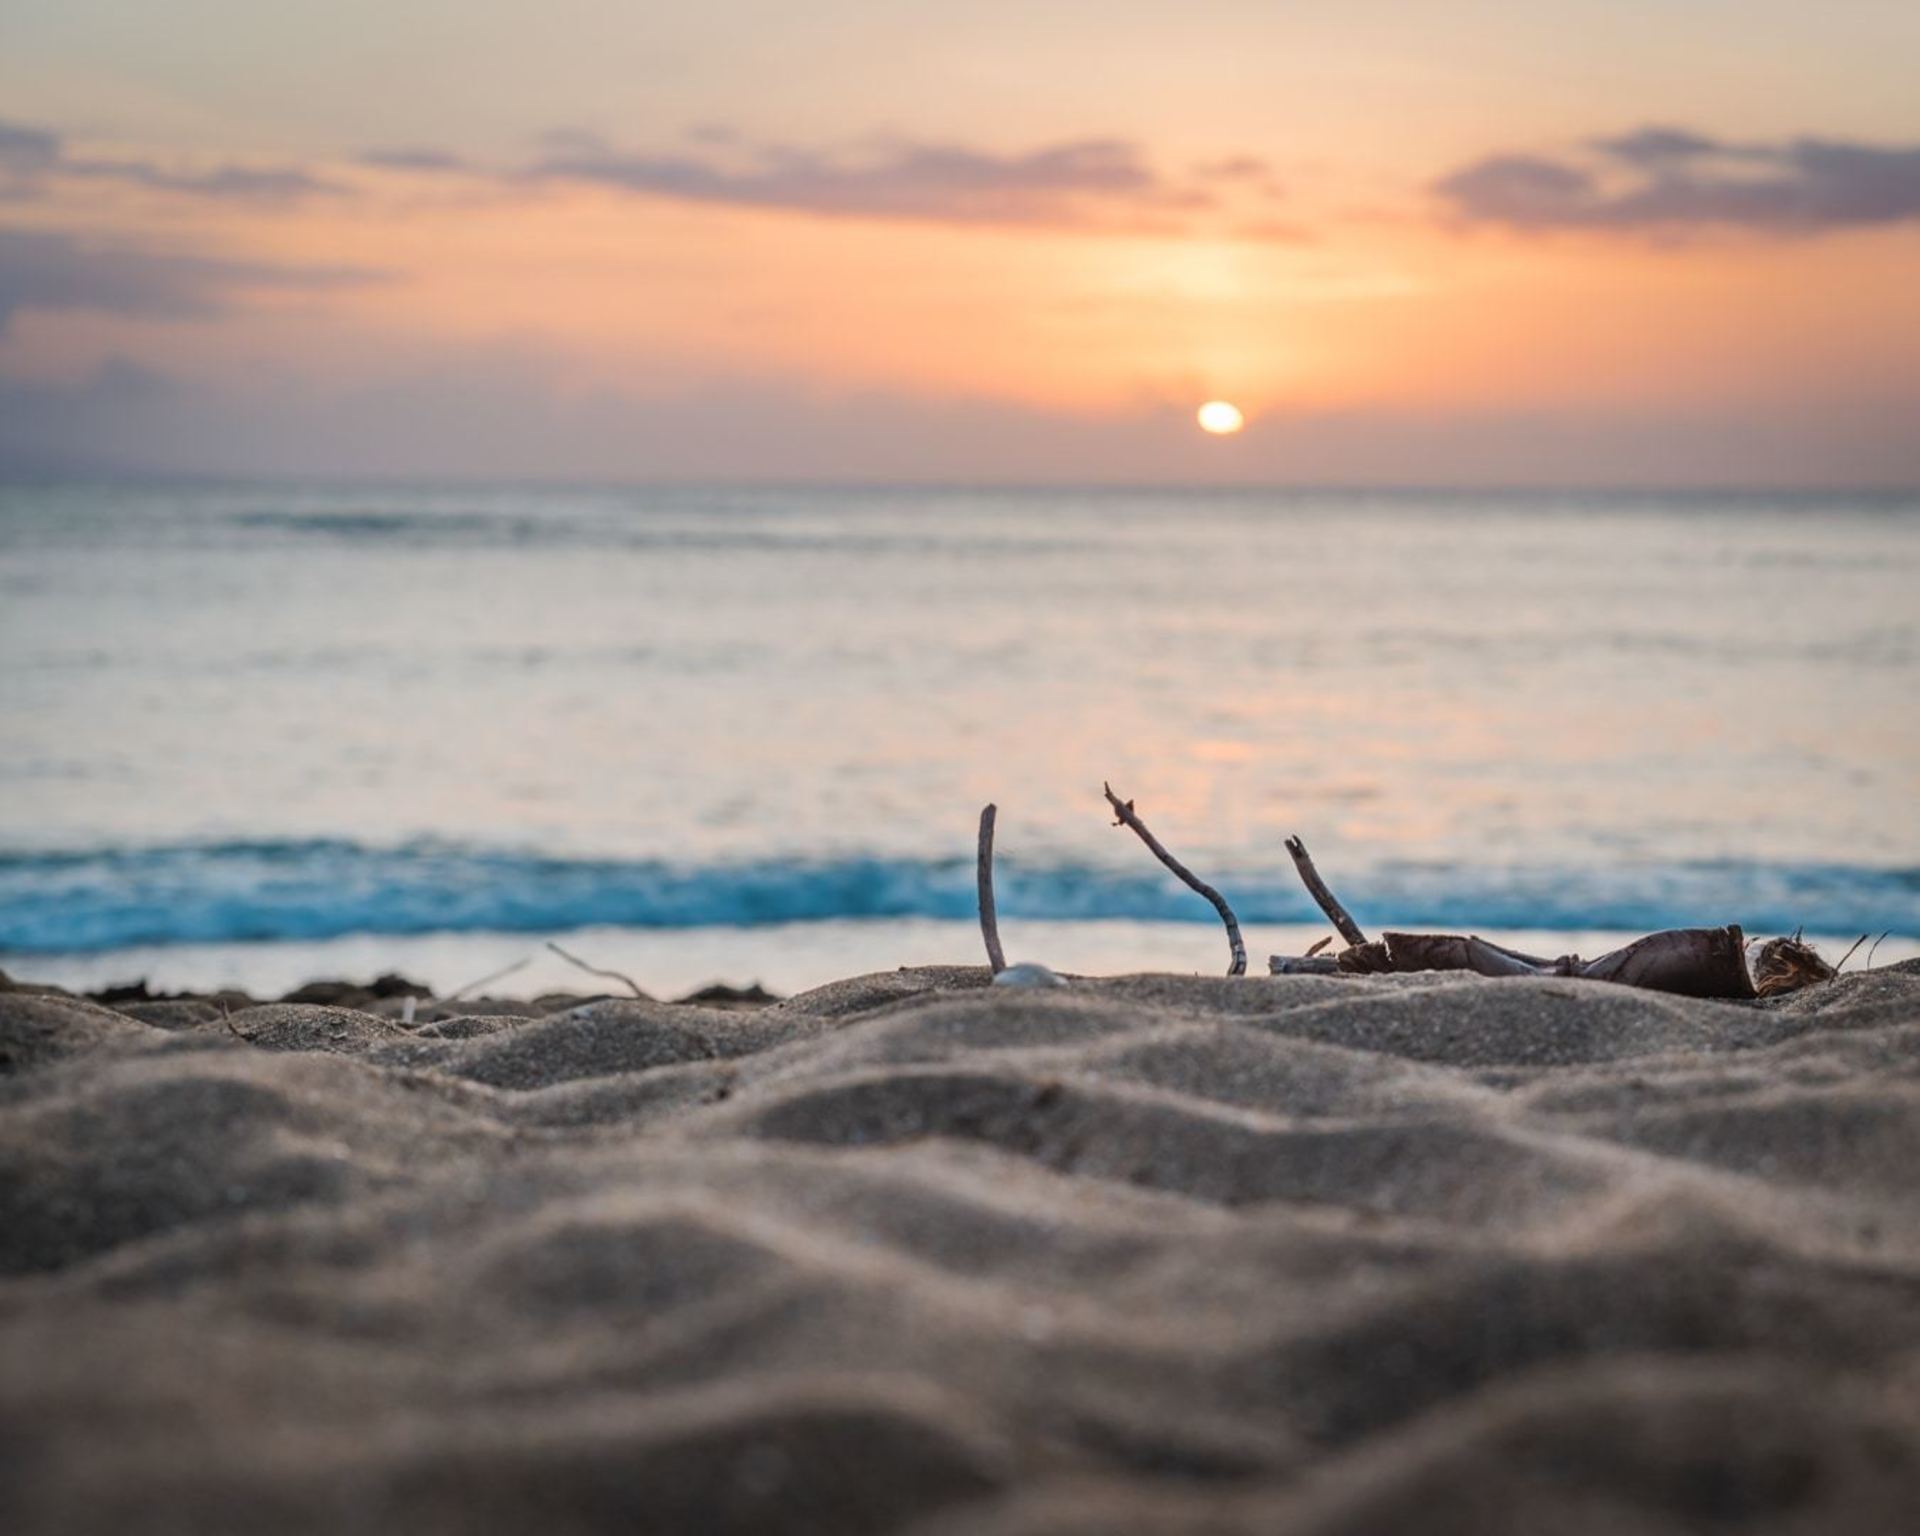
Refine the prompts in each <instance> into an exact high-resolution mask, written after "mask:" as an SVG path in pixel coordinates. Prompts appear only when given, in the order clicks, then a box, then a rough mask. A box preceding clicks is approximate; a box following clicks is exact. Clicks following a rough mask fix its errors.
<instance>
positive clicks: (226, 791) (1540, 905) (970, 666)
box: [0, 484, 1920, 990]
mask: <svg viewBox="0 0 1920 1536" xmlns="http://www.w3.org/2000/svg"><path fill="white" fill-rule="evenodd" d="M1916 594H1920V498H1916V497H1902V496H1801V495H1793V496H1788V495H1705V494H1677V495H1676V494H1651V493H1641V494H1608V495H1601V494H1589V493H1582V494H1573V493H1565V494H1543V493H1538V492H1500V493H1489V492H1466V491H1444V492H1443V491H1411V490H1399V491H1379V492H1367V491H1301V490H1273V491H1253V490H1236V491H1218V490H1194V491H1185V490H1128V491H1121V490H1092V489H1087V490H1076V489H1044V490H960V489H942V490H924V489H884V488H860V489H824V488H807V489H779V488H760V489H726V488H718V487H705V488H702V487H672V488H667V487H660V488H551V487H530V486H487V487H470V486H452V485H448V486H372V485H355V486H317V485H295V484H224V485H209V486H196V485H97V484H34V485H26V484H22V485H13V486H9V487H4V488H0V966H4V967H5V968H6V969H8V970H9V971H11V972H13V973H15V974H22V975H29V976H37V977H47V978H51V979H59V980H66V981H70V982H97V981H101V980H105V979H130V978H131V977H133V976H135V975H141V974H145V975H148V976H150V977H152V978H154V979H155V982H156V984H157V985H159V984H164V985H173V986H180V985H197V986H210V985H214V984H218V983H222V982H239V983H242V984H256V985H259V986H261V987H263V988H265V987H269V986H278V985H280V984H282V983H286V982H290V981H291V980H297V979H299V978H300V977H301V976H303V975H306V974H312V973H315V972H319V971H326V972H329V973H338V972H340V971H341V970H343V969H345V970H348V971H358V970H384V969H391V968H395V967H399V968H402V969H405V968H407V967H408V966H409V965H412V966H413V967H414V969H415V971H416V972H417V973H424V974H425V979H427V980H429V981H431V982H433V983H435V984H437V985H439V986H442V987H447V986H452V985H455V984H458V983H459V982H460V981H463V980H466V979H471V976H473V975H479V974H481V973H482V972H483V971H484V970H485V969H487V968H489V967H490V966H492V965H493V963H494V962H496V961H499V962H501V963H507V962H509V961H511V960H512V959H514V958H517V957H519V956H522V955H526V954H533V953H540V954H542V955H543V957H544V958H543V960H542V966H544V967H546V968H547V969H545V970H542V969H540V968H537V967H536V968H531V969H530V970H529V971H528V973H527V976H525V977H523V978H522V980H523V981H527V982H530V981H531V980H533V979H534V978H544V979H543V980H542V982H541V984H546V982H549V981H550V982H558V981H560V980H561V979H563V977H564V976H565V974H566V973H564V969H563V968H562V969H561V970H560V971H558V972H556V971H554V970H553V967H558V966H559V965H560V962H558V961H557V960H553V959H552V958H551V957H546V956H545V952H544V951H541V950H540V949H539V943H538V941H539V940H541V939H544V938H548V937H553V936H559V935H567V934H572V935H575V936H576V937H579V936H581V935H583V934H591V937H592V947H593V950H594V953H593V955H592V956H591V957H590V958H593V959H594V960H596V961H597V962H598V963H601V964H606V965H612V966H620V967H623V968H625V969H629V970H638V971H641V972H644V973H645V974H644V975H642V976H641V977H640V979H641V980H642V981H643V983H644V984H646V985H649V986H657V987H660V988H662V989H673V988H677V987H679V986H681V985H683V984H686V983H689V982H691V981H693V980H698V979H705V978H708V977H711V976H713V975H720V974H726V975H732V976H734V977H736V978H737V979H746V978H747V977H748V976H750V975H758V976H760V977H761V978H762V979H765V980H767V981H768V982H769V984H771V985H776V986H798V985H805V984H808V983H810V982H813V981H818V980H822V979H825V978H826V977H827V976H830V975H832V974H835V973H837V972H844V971H845V970H847V969H849V968H871V967H872V966H875V965H883V964H884V965H892V964H897V963H905V962H908V961H921V960H930V959H950V960H955V961H972V960H974V959H976V957H977V940H976V939H975V938H974V936H973V935H972V932H971V929H970V924H971V922H972V913H973V900H974V898H973V844H974V830H975V822H976V818H977V815H978V812H979V809H980V807H981V805H983V804H984V803H986V802H987V801H990V800H991V801H995V802H997V803H998V804H999V806H1000V822H999V860H998V866H997V868H998V875H999V888H1000V905H1001V911H1002V916H1003V919H1004V921H1005V924H1006V927H1007V930H1008V936H1009V941H1010V945H1011V946H1012V947H1014V948H1016V949H1017V950H1019V952H1020V953H1022V954H1024V955H1030V956H1031V957H1032V958H1035V959H1042V960H1047V961H1049V962H1050V963H1055V964H1063V963H1064V964H1072V963H1076V962H1077V963H1080V964H1083V965H1090V966H1097V967H1100V968H1123V967H1125V968H1142V967H1156V966H1161V965H1168V966H1173V967H1177V968H1215V967H1217V966H1218V965H1220V964H1221V963H1222V961H1223V957H1224V945H1223V944H1222V943H1221V941H1220V937H1219V934H1218V932H1217V929H1215V930H1211V931H1210V930H1209V927H1208V925H1211V924H1213V923H1214V918H1213V914H1212V912H1211V910H1210V909H1209V908H1208V907H1207V906H1206V905H1205V904H1204V903H1203V902H1201V901H1200V900H1199V899H1198V898H1196V897H1194V896H1193V895H1192V894H1191V893H1189V892H1187V891H1186V890H1184V889H1183V888H1182V887H1181V886H1179V885H1178V884H1177V883H1176V882H1175V881H1173V880H1172V879H1171V878H1170V877H1169V876H1167V874H1166V873H1165V872H1164V871H1163V870H1161V869H1160V868H1159V866H1157V865H1156V864H1155V863H1154V862H1153V861H1152V860H1151V858H1150V857H1149V856H1148V854H1147V853H1146V851H1145V850H1144V849H1143V848H1142V847H1141V846H1140V845H1139V843H1138V842H1137V841H1135V839H1134V838H1133V836H1132V834H1131V833H1129V832H1127V831H1125V830H1124V829H1118V830H1117V829H1115V828H1114V827H1113V825H1112V818H1111V816H1109V815H1108V814H1107V812H1106V808H1105V805H1104V802H1103V799H1102V796H1101V784H1102V782H1103V781H1111V782H1112V784H1113V785H1114V787H1115V789H1116V790H1118V791H1119V792H1120V793H1121V794H1122V795H1124V796H1127V797H1130V798H1132V799H1134V800H1135V801H1136V803H1137V806H1138V809H1139V811H1140V812H1141V814H1142V815H1143V816H1144V817H1145V818H1146V819H1147V821H1148V822H1149V824H1150V825H1151V826H1152V827H1153V829H1154V831H1155V832H1156V833H1157V834H1158V835H1159V836H1160V837H1161V839H1162V840H1163V841H1164V842H1166V843H1167V844H1168V845H1169V846H1170V847H1172V848H1173V849H1174V850H1176V851H1177V852H1178V853H1179V854H1180V855H1181V856H1182V857H1183V858H1185V859H1186V860H1187V862H1189V863H1190V864H1191V865H1193V866H1194V868H1195V869H1196V870H1198V871H1200V872H1201V873H1202V874H1203V875H1205V876H1206V877H1207V878H1209V879H1211V880H1213V881H1214V882H1215V883H1216V884H1218V885H1219V886H1220V887H1221V889H1222V890H1223V891H1224V892H1225V893H1226V895H1227V896H1228V898H1229V900H1231V901H1232V902H1233V904H1234V906H1235V907H1236V908H1237V910H1238V912H1239V915H1240V918H1241V920H1242V922H1243V924H1245V925H1246V926H1247V927H1248V928H1249V930H1250V938H1251V940H1252V947H1253V949H1254V951H1255V957H1256V959H1255V964H1256V968H1259V965H1260V956H1261V955H1263V954H1264V952H1265V950H1266V949H1269V948H1276V949H1285V948H1289V947H1297V946H1298V944H1299V943H1301V942H1303V941H1306V940H1308V939H1310V938H1311V937H1312V936H1314V935H1316V934H1318V933H1321V932H1324V931H1325V925H1324V924H1323V923H1320V922H1319V920H1318V918H1317V915H1316V914H1315V912H1314V909H1313V907H1312V906H1311V904H1310V903H1309V901H1308V899H1307V898H1306V896H1305V894H1304V892H1303V891H1302V890H1301V888H1300V886H1299V884H1298V882H1297V880H1296V879H1295V877H1294V874H1293V871H1292V867H1291V863H1290V861H1289V859H1288V857H1287V855H1286V853H1285V851H1284V848H1283V846H1282V844H1283V840H1284V839H1285V837H1286V836H1287V835H1288V834H1290V833H1298V834H1300V835H1301V836H1302V837H1304V838H1305V839H1306V841H1307V843H1308V844H1309V846H1310V847H1311V848H1312V850H1313V853H1314V855H1315V858H1316V860H1317V861H1318V863H1319V865H1320V868H1321V870H1322V872H1323V873H1324V874H1325V875H1326V876H1327V877H1328V878H1329V880H1330V881H1332V883H1333V884H1334V885H1335V887H1336V888H1337V889H1338V890H1339V891H1340V893H1341V894H1342V895H1343V896H1344V897H1345V898H1346V900H1347V902H1348V904H1349V905H1350V906H1351V907H1352V908H1353V909H1354V910H1355V912H1356V914H1357V915H1358V916H1360V918H1361V920H1362V921H1363V922H1364V923H1366V924H1368V925H1370V926H1380V925H1384V924H1394V925H1404V926H1417V927H1432V928H1442V929H1448V930H1475V931H1482V932H1489V933H1497V934H1505V935H1513V934H1519V933H1525V934H1529V935H1534V936H1536V941H1537V942H1539V943H1542V944H1546V945H1550V946H1552V947H1554V949H1555V952H1559V951H1560V950H1561V949H1568V948H1575V947H1578V945H1580V944H1584V945H1586V946H1588V947H1589V949H1590V948H1591V946H1592V945H1594V944H1596V943H1604V942H1607V941H1608V939H1609V937H1610V936H1618V935H1621V934H1628V933H1633V932H1638V931H1644V930H1648V929H1653V928H1658V927H1663V926H1672V925H1684V924H1696V923H1698V924H1707V923H1722V922H1729V921H1735V922H1739V923H1741V924H1743V925H1745V926H1746V927H1747V928H1748V929H1749V931H1750V932H1754V933H1771V932H1776V931H1783V930H1791V929H1793V928H1795V927H1797V926H1801V925H1804V926H1805V927H1806V928H1807V930H1808V931H1809V932H1810V933H1817V934H1820V935H1835V936H1845V937H1847V938H1849V939H1850V938H1851V937H1852V936H1853V935H1855V934H1857V933H1860V932H1872V933H1875V934H1878V933H1879V932H1880V931H1881V930H1883V929H1891V930H1892V931H1893V934H1894V938H1892V939H1890V940H1889V941H1888V942H1887V944H1886V945H1884V946H1883V947H1882V950H1881V953H1880V958H1881V959H1882V960H1884V959H1886V958H1887V957H1888V956H1889V955H1894V954H1911V953H1914V952H1916V950H1917V949H1920V943H1917V942H1916V940H1920V708H1917V707H1916V706H1917V705H1920V596H1917V595H1916ZM1576 941H1577V943H1576ZM570 947H572V946H570ZM468 968H471V969H470V970H469V971H468V974H466V975H462V974H461V972H462V971H463V970H467V969H468ZM570 979H571V981H572V982H574V983H581V982H583V981H584V980H585V979H584V978H581V977H579V976H578V975H572V976H571V978H570ZM510 990H511V989H510Z"/></svg>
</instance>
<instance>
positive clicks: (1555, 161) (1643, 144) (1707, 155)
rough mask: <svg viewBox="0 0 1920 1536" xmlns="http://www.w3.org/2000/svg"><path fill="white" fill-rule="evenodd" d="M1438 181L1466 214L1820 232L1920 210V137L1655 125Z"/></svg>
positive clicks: (1501, 219)
mask: <svg viewBox="0 0 1920 1536" xmlns="http://www.w3.org/2000/svg"><path fill="white" fill-rule="evenodd" d="M1435 191H1437V192H1438V193H1439V194H1440V196H1441V197H1442V198H1443V199H1444V200H1445V201H1446V202H1447V203H1448V204H1449V205H1450V206H1451V208H1452V209H1453V211H1454V212H1455V213H1456V214H1458V215H1460V216H1462V217H1464V218H1467V219H1471V220H1474V221H1477V222H1482V223H1494V224H1505V225H1508V226H1510V227H1513V228H1517V229H1535V230H1551V229H1599V230H1624V231H1649V232H1660V231H1669V232H1670V231H1677V230H1685V229H1690V228H1715V227H1718V228H1725V229H1736V230H1748V231H1752V232H1756V233H1761V234H1769V235H1810V234H1821V233H1824V232H1827V231H1831V230H1840V229H1851V228H1862V227H1869V226H1874V225H1886V224H1897V223H1902V222H1905V221H1907V220H1911V219H1920V145H1878V144H1861V143H1854V142H1851V141H1848V140H1843V139H1821V138H1805V137H1803V138H1795V139H1787V140H1781V141H1764V142H1751V143H1741V142H1734V141H1727V140H1721V139H1715V138H1712V137H1709V136H1708V135H1706V134H1702V133H1696V132H1694V131H1693V130H1691V129H1687V128H1676V127H1668V126H1663V125H1653V126H1647V127H1642V128H1637V129H1635V130H1633V131H1632V132H1630V133H1625V134H1620V135H1617V136H1614V137H1610V138H1602V139H1596V140H1594V141H1593V142H1592V143H1591V144H1589V145H1588V146H1587V149H1586V152H1585V153H1584V154H1582V155H1578V156H1570V155H1561V156H1544V155H1530V154H1503V155H1494V156H1490V157H1489V158H1487V159H1484V160H1479V161H1476V162H1474V163H1473V164H1471V165H1468V166H1464V167H1462V168H1461V169H1459V170H1457V171H1455V172H1453V173H1452V174H1451V175H1449V176H1446V177H1444V178H1442V179H1441V180H1440V181H1439V182H1437V183H1436V184H1435Z"/></svg>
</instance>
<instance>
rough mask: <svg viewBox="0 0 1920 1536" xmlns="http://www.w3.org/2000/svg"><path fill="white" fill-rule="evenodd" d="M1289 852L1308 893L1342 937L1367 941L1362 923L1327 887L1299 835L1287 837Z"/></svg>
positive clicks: (1362, 942) (1362, 941) (1356, 942)
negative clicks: (1362, 929)
mask: <svg viewBox="0 0 1920 1536" xmlns="http://www.w3.org/2000/svg"><path fill="white" fill-rule="evenodd" d="M1287 852H1288V853H1290V854H1292V855H1293V867H1294V868H1295V869H1297V870H1298V871H1299V872H1300V881H1301V883H1302V884H1303V885H1305V886H1306V888H1307V894H1308V895H1309V896H1311V897H1312V898H1313V899H1314V902H1315V903H1316V904H1317V905H1318V906H1319V908H1320V910H1321V911H1322V912H1324V913H1326V914H1327V921H1328V922H1330V923H1332V924H1333V926H1334V927H1336V928H1338V929H1339V930H1340V937H1341V938H1343V939H1345V940H1346V941H1347V942H1348V943H1349V944H1354V945H1358V944H1364V943H1366V942H1367V936H1366V934H1365V933H1363V932H1362V931H1361V928H1360V925H1359V924H1358V923H1356V922H1355V921H1354V920H1353V917H1352V915H1351V914H1350V913H1349V912H1348V911H1347V909H1346V908H1345V907H1343V906H1341V905H1340V899H1339V898H1338V897H1337V896H1335V895H1334V894H1333V892H1332V891H1330V890H1328V889H1327V882H1326V881H1324V880H1322V879H1321V878H1320V871H1319V870H1317V869H1315V868H1314V867H1313V855H1312V854H1310V853H1308V852H1307V845H1306V844H1305V843H1303V842H1301V841H1300V839H1299V838H1297V837H1290V838H1288V839H1287Z"/></svg>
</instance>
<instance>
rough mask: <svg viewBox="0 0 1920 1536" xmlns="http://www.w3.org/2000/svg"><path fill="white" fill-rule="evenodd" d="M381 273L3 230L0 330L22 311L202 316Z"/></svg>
mask: <svg viewBox="0 0 1920 1536" xmlns="http://www.w3.org/2000/svg"><path fill="white" fill-rule="evenodd" d="M378 276H380V274H379V273H376V272H374V271H372V270H370V269H366V268H353V267H280V266H267V265H263V264H260V263H255V262H244V261H223V260H220V259H218V258H215V257H210V256H190V255H178V254H173V253H168V252H160V251H146V250H139V249H134V248H120V249H115V248H111V247H106V248H103V247H98V246H93V245H88V244H83V243H82V242H80V241H77V240H75V239H74V238H73V237H72V236H70V235H65V234H58V233H51V232H45V231H39V230H21V229H0V332H4V331H5V330H6V328H7V325H8V323H9V322H10V321H11V320H12V318H13V317H14V315H16V314H18V313H20V312H22V311H25V310H59V309H67V310H93V311H96V312H101V313H106V314H115V315H134V316H141V317H146V318H153V319H163V320H181V319H200V318H204V317H206V316H209V315H216V314H219V313H221V312H222V311H223V310H226V309H228V308H229V307H231V305H232V304H233V302H234V301H235V299H236V298H237V297H239V296H240V295H241V294H244V293H246V292H248V291H250V290H256V289H283V290H284V289H322V288H335V287H341V286H344V285H347V284H352V283H361V282H368V281H372V280H374V279H375V278H377V277H378Z"/></svg>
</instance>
